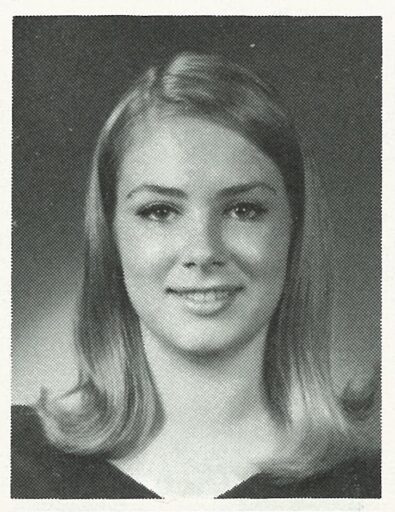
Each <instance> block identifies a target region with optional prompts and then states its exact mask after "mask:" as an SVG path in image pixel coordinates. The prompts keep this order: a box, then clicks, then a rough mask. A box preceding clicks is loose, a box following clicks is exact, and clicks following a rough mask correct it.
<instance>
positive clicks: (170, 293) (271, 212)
mask: <svg viewBox="0 0 395 512" xmlns="http://www.w3.org/2000/svg"><path fill="white" fill-rule="evenodd" d="M117 187H118V188H117V204H116V212H115V220H114V228H115V235H116V241H117V245H118V249H119V253H120V259H121V264H122V269H123V275H124V281H125V285H126V289H127V292H128V295H129V298H130V301H131V303H132V304H133V306H134V308H135V310H136V311H137V314H138V315H139V318H140V321H141V324H142V328H143V330H148V331H149V333H150V335H153V336H154V337H155V339H157V340H159V342H161V343H163V344H166V345H167V346H171V347H172V348H175V349H177V350H180V351H184V352H185V351H186V352H189V353H190V354H192V353H195V354H208V353H214V352H216V353H218V352H219V351H226V350H228V349H235V348H237V347H241V346H242V345H243V344H247V343H248V342H249V341H251V340H252V339H253V338H255V337H256V336H257V335H258V334H259V333H260V332H265V330H266V328H267V326H268V323H269V321H270V318H271V316H272V314H273V312H274V309H275V307H276V305H277V303H278V300H279V298H280V295H281V292H282V289H283V284H284V276H285V271H286V264H287V255H288V248H289V243H290V230H291V217H290V210H289V205H288V200H287V197H286V192H285V188H284V184H283V180H282V177H281V174H280V171H279V169H278V167H277V166H276V164H275V163H274V162H273V161H272V160H271V159H270V158H269V157H268V156H267V155H265V154H263V153H262V152H260V151H259V150H258V149H257V148H256V147H255V146H254V145H253V144H252V143H250V142H249V141H248V140H246V139H245V138H244V137H243V136H242V135H240V134H238V133H236V132H234V131H232V130H230V129H227V128H224V127H222V126H219V125H217V124H214V123H210V122H208V121H204V120H199V119H194V118H183V117H177V118H172V119H167V120H164V121H160V122H159V123H158V124H156V125H155V127H149V126H144V127H142V128H141V130H140V132H139V133H138V134H137V136H134V137H133V142H132V143H130V146H129V148H128V149H127V150H126V151H125V154H124V158H123V160H122V162H121V166H120V174H119V181H118V185H117Z"/></svg>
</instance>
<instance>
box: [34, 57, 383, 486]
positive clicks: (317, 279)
mask: <svg viewBox="0 0 395 512" xmlns="http://www.w3.org/2000/svg"><path fill="white" fill-rule="evenodd" d="M163 115H165V116H169V115H174V116H180V115H184V116H197V117H199V118H203V119H207V120H209V121H211V122H214V123H220V124H222V125H225V126H227V127H230V128H231V129H233V130H236V131H237V132H239V133H241V134H242V135H243V136H244V137H246V138H247V139H248V140H249V141H251V142H252V143H253V144H255V145H256V147H258V148H259V150H261V151H262V152H264V153H265V154H267V155H269V156H270V157H271V158H272V160H273V161H274V162H275V163H276V164H277V166H278V168H279V169H280V171H281V173H282V176H283V180H284V184H285V188H286V191H287V196H288V200H289V204H290V209H291V215H292V220H293V228H292V234H291V243H290V250H289V258H288V267H287V274H286V279H285V285H284V290H283V293H282V296H281V299H280V301H279V303H278V306H277V309H276V311H275V313H274V315H273V318H272V320H271V324H270V328H269V333H268V336H267V341H266V348H265V356H264V362H263V375H262V379H263V385H264V388H265V394H266V397H267V401H268V404H269V407H270V411H271V413H272V416H273V418H274V419H275V421H277V422H278V424H279V425H281V427H283V428H284V429H285V430H286V431H287V432H289V436H290V437H289V449H285V450H283V451H282V454H281V456H280V455H279V456H278V457H277V458H276V460H274V461H271V462H270V471H271V473H274V474H276V473H277V474H278V475H280V476H281V477H283V478H294V477H297V476H299V477H301V476H303V475H307V474H309V473H311V472H314V471H317V470H319V469H320V468H324V467H327V466H329V465H333V464H335V463H336V462H337V461H339V460H340V459H342V458H345V457H349V456H351V454H352V453H355V446H356V444H355V439H356V437H357V436H356V435H355V432H356V431H357V430H356V428H355V426H356V424H358V423H360V419H361V418H362V417H364V416H365V415H366V414H364V413H366V411H368V409H369V407H370V405H371V403H372V401H373V398H374V396H373V395H374V393H373V391H372V392H371V393H368V394H365V395H364V398H363V399H361V400H359V401H356V400H351V399H350V394H348V397H347V396H346V395H345V394H343V395H341V396H337V394H336V393H335V391H334V387H333V383H332V376H331V369H330V344H331V343H330V342H331V338H332V325H331V322H332V314H331V311H332V295H333V293H332V292H333V290H332V289H333V275H332V272H331V256H330V249H331V239H330V236H329V234H330V226H329V223H328V216H327V211H326V208H325V201H324V198H323V197H322V193H321V189H320V187H319V183H318V176H317V174H316V173H315V172H314V171H313V170H312V168H311V166H310V165H309V163H308V162H307V161H306V158H305V157H304V155H303V154H302V149H301V144H300V141H299V138H298V135H297V133H296V130H295V127H294V125H293V123H292V121H291V120H290V117H289V115H288V114H287V112H286V110H285V109H284V107H283V105H282V104H281V101H280V99H279V97H278V95H277V93H276V91H275V90H274V89H273V88H272V87H271V86H269V85H268V84H266V83H265V82H263V81H262V80H261V79H260V78H258V77H257V76H255V74H253V73H251V72H250V71H248V70H246V69H244V68H242V67H240V66H239V65H236V64H233V63H230V62H228V61H227V60H225V59H224V58H221V57H219V56H213V55H198V54H181V55H179V56H177V57H176V58H175V59H173V60H172V61H171V62H170V63H168V64H166V65H164V66H159V67H153V68H150V69H149V70H148V71H147V72H146V73H145V74H143V76H141V77H140V78H139V79H138V80H137V81H136V82H135V83H134V84H133V86H132V87H131V89H130V90H129V91H128V93H127V94H126V95H125V96H124V97H123V98H122V99H121V101H120V102H119V104H118V105H117V106H116V108H115V109H114V111H113V112H112V114H111V115H110V117H109V119H108V120H107V122H106V123H105V125H104V127H103V129H102V131H101V133H100V135H99V139H98V143H97V147H96V150H95V153H94V158H93V165H92V174H91V181H90V186H89V192H88V197H87V206H86V250H85V273H84V278H83V284H82V292H81V298H80V302H79V311H78V323H77V330H76V346H77V353H78V361H79V372H80V373H79V382H78V385H77V386H76V387H75V388H74V389H73V390H71V391H70V392H69V393H67V394H66V395H63V396H61V397H57V398H53V399H48V398H47V397H46V396H45V395H43V396H42V399H41V400H40V401H39V404H38V411H39V413H40V415H41V418H42V420H43V424H44V426H45V430H46V433H47V436H48V437H49V439H50V440H51V441H52V442H53V443H55V444H56V445H57V446H59V447H61V448H62V449H63V450H65V451H68V452H74V453H83V454H100V455H103V456H107V457H112V458H114V457H119V456H122V455H123V454H125V453H127V452H128V451H130V450H137V449H141V447H143V446H144V444H145V443H147V442H148V441H149V439H150V436H152V435H153V433H154V430H155V429H156V428H158V425H160V422H161V406H160V403H159V400H158V397H157V393H156V391H155V387H154V383H153V381H152V378H151V375H150V371H149V368H148V364H147V361H146V358H145V354H144V350H143V345H142V342H141V333H140V329H139V319H138V316H137V314H136V312H135V310H134V309H133V304H131V303H130V301H129V298H128V295H127V292H126V289H125V285H124V282H123V276H122V269H121V265H120V260H119V256H118V253H117V248H116V245H115V241H114V236H113V217H114V208H115V203H116V197H115V196H116V183H117V175H118V172H117V171H118V167H119V161H120V158H121V157H122V154H123V152H124V150H125V144H126V143H127V142H128V143H129V142H130V139H131V137H133V135H132V132H133V130H134V129H137V130H138V129H139V123H140V122H141V121H142V120H144V119H147V118H148V119H150V120H151V121H152V122H155V121H157V120H158V119H159V118H160V116H163ZM372 389H373V388H372Z"/></svg>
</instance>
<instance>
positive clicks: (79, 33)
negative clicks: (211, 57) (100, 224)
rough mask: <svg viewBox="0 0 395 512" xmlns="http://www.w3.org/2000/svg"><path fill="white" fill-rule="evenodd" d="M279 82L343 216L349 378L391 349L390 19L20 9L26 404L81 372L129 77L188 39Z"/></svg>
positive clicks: (340, 244)
mask: <svg viewBox="0 0 395 512" xmlns="http://www.w3.org/2000/svg"><path fill="white" fill-rule="evenodd" d="M187 49H188V50H198V51H208V52H212V51H214V52H218V53H222V54H225V55H226V56H228V57H230V58H231V59H232V60H235V61H237V62H239V63H241V64H244V65H246V66H248V67H251V68H252V69H254V70H255V71H257V72H258V73H262V75H263V76H264V77H266V78H267V79H269V81H271V82H272V83H273V84H274V85H275V86H276V87H277V89H278V90H279V91H280V93H281V94H282V96H283V98H284V99H285V100H286V103H287V105H288V107H289V109H290V110H291V112H292V114H293V116H294V118H295V121H296V124H297V127H298V129H299V131H300V133H301V136H302V140H303V144H304V147H305V149H306V150H308V151H312V152H313V153H314V155H315V158H316V162H317V165H318V168H319V170H320V173H321V176H322V178H323V181H324V186H325V190H326V193H327V196H328V199H329V206H330V210H331V212H332V215H333V220H334V228H335V235H336V247H335V258H336V268H337V270H338V276H339V279H338V281H339V290H338V295H337V315H336V322H335V333H336V336H335V339H334V344H333V360H334V371H335V377H336V381H337V382H338V383H339V385H342V384H343V383H344V382H345V379H347V378H348V377H350V376H352V375H366V374H367V368H368V367H369V365H370V364H371V363H372V362H373V361H374V360H376V359H377V357H378V356H379V353H380V164H381V20H380V18H377V17H374V18H369V17H364V18H342V17H335V18H328V17H298V18H292V17H200V16H199V17H129V16H122V17H119V16H106V17H82V16H75V17H66V16H65V17H17V18H15V19H14V79H13V83H14V102H13V105H14V132H13V136H14V153H13V402H16V403H30V402H32V401H34V400H35V399H36V398H37V396H38V393H39V389H40V386H41V385H46V386H50V387H52V388H54V389H55V390H59V391H60V390H63V389H65V388H67V386H69V385H70V384H72V383H73V380H74V378H75V375H76V373H75V371H76V368H75V361H74V357H73V352H72V348H71V346H72V345H71V343H72V320H71V317H72V314H71V313H72V309H73V303H74V296H75V292H76V289H77V287H78V282H79V279H80V275H81V252H82V251H81V249H82V218H83V202H84V193H85V190H86V184H87V177H88V173H89V162H90V157H91V152H92V149H93V146H94V141H95V138H96V136H97V134H98V131H99V129H100V127H101V125H102V123H103V122H104V120H105V119H106V117H107V116H108V114H109V113H110V111H111V109H112V107H113V106H114V104H115V102H116V100H117V99H118V98H119V96H120V95H121V94H122V93H123V92H124V91H125V89H126V88H127V87H128V85H129V82H130V79H132V78H133V77H135V76H136V74H138V73H139V72H140V71H142V70H143V69H145V67H146V65H147V64H149V63H155V62H156V61H157V60H158V59H161V58H162V57H163V56H171V55H173V54H174V53H176V52H178V51H182V50H187Z"/></svg>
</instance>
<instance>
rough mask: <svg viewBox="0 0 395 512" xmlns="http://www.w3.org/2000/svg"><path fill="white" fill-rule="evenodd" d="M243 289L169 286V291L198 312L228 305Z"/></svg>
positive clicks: (205, 311)
mask: <svg viewBox="0 0 395 512" xmlns="http://www.w3.org/2000/svg"><path fill="white" fill-rule="evenodd" d="M242 290H243V287H242V286H225V287H210V288H176V289H175V288H167V290H166V291H167V293H169V294H170V295H174V296H176V297H178V298H179V299H181V300H182V301H183V303H184V304H185V305H186V306H187V308H188V309H190V310H192V311H193V312H196V313H201V314H210V313H215V312H218V311H220V310H222V309H224V308H225V307H226V306H228V305H229V304H230V303H231V302H232V300H233V298H234V297H235V296H236V295H237V294H238V293H239V292H241V291H242Z"/></svg>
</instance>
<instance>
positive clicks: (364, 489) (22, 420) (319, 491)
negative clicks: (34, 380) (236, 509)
mask: <svg viewBox="0 0 395 512" xmlns="http://www.w3.org/2000/svg"><path fill="white" fill-rule="evenodd" d="M380 476H381V474H380V459H379V458H370V459H355V460H350V461H347V462H343V463H341V464H339V465H337V466H336V467H335V468H333V469H331V470H330V471H327V472H326V473H325V474H320V475H315V476H314V477H309V478H307V479H305V480H302V481H298V482H295V483H292V484H289V483H288V484H283V485H280V484H278V483H275V482H273V481H272V480H271V478H270V475H268V474H263V473H258V474H256V475H254V476H251V477H250V478H248V479H247V480H245V481H244V482H242V483H241V484H239V485H237V486H236V487H234V488H232V489H230V490H229V491H226V492H225V493H223V494H221V495H220V496H218V498H380V497H381V479H380ZM11 497H12V498H68V499H70V498H113V499H114V498H115V499H116V498H129V499H137V498H151V499H152V498H160V496H158V495H157V494H155V492H153V491H151V490H149V489H147V488H146V487H145V486H144V485H142V484H140V483H138V482H136V481H135V480H133V478H131V477H129V476H127V475H126V474H124V473H123V472H122V471H120V470H119V469H117V468H116V467H115V466H113V465H112V464H110V463H109V462H107V461H106V460H104V459H102V458H99V457H95V456H86V455H84V456H83V455H71V454H66V453H64V452H62V451H61V450H59V449H57V448H55V447H54V446H52V445H50V444H49V443H48V441H47V440H46V438H45V437H44V434H43V430H42V427H41V424H40V420H39V418H38V416H37V414H36V413H35V411H34V410H33V409H32V408H31V407H27V406H13V407H12V464H11Z"/></svg>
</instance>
